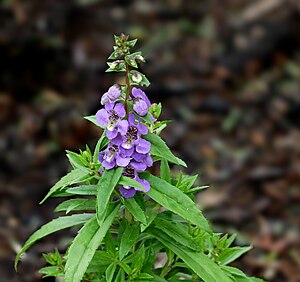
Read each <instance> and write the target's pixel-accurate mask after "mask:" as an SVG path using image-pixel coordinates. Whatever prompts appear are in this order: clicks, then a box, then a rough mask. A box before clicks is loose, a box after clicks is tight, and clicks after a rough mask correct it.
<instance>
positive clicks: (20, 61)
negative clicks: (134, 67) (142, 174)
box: [0, 0, 300, 282]
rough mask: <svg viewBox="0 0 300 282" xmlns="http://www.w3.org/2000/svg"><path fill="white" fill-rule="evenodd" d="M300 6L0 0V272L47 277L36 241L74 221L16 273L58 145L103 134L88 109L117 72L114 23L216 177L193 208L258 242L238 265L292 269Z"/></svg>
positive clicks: (62, 239) (298, 167)
mask: <svg viewBox="0 0 300 282" xmlns="http://www.w3.org/2000/svg"><path fill="white" fill-rule="evenodd" d="M299 14H300V2H299V1H297V0H295V1H293V0H291V1H289V0H257V1H254V0H222V1H217V0H211V1H209V0H202V1H197V0H189V1H187V0H186V1H183V0H169V1H167V0H166V1H162V0H151V1H146V0H139V1H138V0H135V1H129V0H119V1H117V0H110V1H104V0H102V1H101V0H74V1H71V0H68V1H67V0H43V1H39V0H2V1H0V128H1V131H0V224H1V225H0V226H1V227H0V282H7V281H13V282H14V281H29V282H35V281H41V278H40V275H39V274H38V273H37V269H38V268H39V267H41V266H43V264H44V262H43V260H42V259H41V256H40V253H41V252H47V251H52V250H53V249H54V248H55V247H57V246H58V247H59V248H60V249H61V250H64V248H65V246H66V242H68V241H69V240H70V238H71V236H73V235H74V233H75V230H70V231H65V232H60V233H57V234H56V235H52V236H51V237H48V238H47V239H46V240H42V241H41V243H39V244H37V245H36V246H35V247H33V248H32V249H31V250H30V251H29V252H28V254H27V256H26V257H24V260H23V262H22V263H21V264H20V268H19V274H15V272H14V270H13V266H12V262H13V259H14V256H15V251H17V250H18V249H19V248H20V246H21V244H23V243H24V241H25V239H27V237H28V236H29V235H30V234H31V233H32V232H33V231H34V230H35V229H36V228H38V227H39V226H40V225H42V224H44V223H45V222H47V221H49V220H51V219H52V218H53V217H54V216H55V215H54V213H53V208H54V207H55V205H56V204H57V203H58V202H59V201H60V200H61V199H50V200H48V201H47V202H46V203H45V204H43V205H42V206H39V205H38V202H39V201H40V200H41V199H42V197H43V196H44V195H45V194H46V192H47V191H48V189H49V188H50V186H51V185H53V184H54V183H55V182H56V181H57V180H58V179H59V178H60V177H61V176H62V175H64V174H65V173H66V172H67V171H68V170H69V169H70V167H69V165H68V163H67V161H66V158H65V155H64V150H66V149H68V150H77V149H78V148H84V146H85V144H86V143H87V144H89V145H90V146H91V147H92V148H93V146H94V145H95V143H96V141H97V138H98V137H99V136H100V132H99V129H98V128H97V127H95V126H93V125H92V124H89V122H87V121H85V120H83V119H82V117H83V116H84V115H90V114H94V113H95V112H96V111H97V110H98V109H99V107H100V103H99V100H100V96H101V95H102V94H103V93H104V92H105V91H106V90H107V89H108V87H109V86H110V85H112V84H113V83H114V82H116V81H117V79H118V78H117V76H115V75H114V74H108V73H104V70H105V69H106V58H107V57H108V55H109V54H110V53H111V51H112V45H113V34H120V33H121V32H124V33H126V34H130V35H131V36H132V37H137V38H138V39H139V43H138V47H142V50H143V52H144V55H145V57H146V59H147V64H145V65H143V66H142V70H143V72H144V73H146V74H147V76H148V78H149V79H150V81H151V82H152V84H151V86H150V87H149V88H148V89H147V93H148V95H149V97H150V98H151V100H152V102H159V101H161V102H162V103H163V106H164V109H163V114H162V117H161V118H162V119H172V120H174V122H173V123H172V124H171V125H170V126H169V127H168V128H167V129H166V130H165V131H164V132H163V134H162V135H163V137H164V138H165V140H166V141H167V143H168V144H169V145H170V147H171V148H172V149H173V150H174V152H175V154H177V155H178V156H180V157H181V158H183V159H184V160H186V162H187V163H188V166H189V168H188V169H187V171H186V172H188V173H194V174H197V173H198V174H199V175H200V179H199V183H198V184H209V185H210V186H211V188H210V189H208V190H205V191H202V192H200V193H199V194H198V196H197V197H198V202H199V205H200V207H201V209H202V210H203V211H204V213H205V215H206V216H207V217H208V218H209V219H210V221H211V222H212V223H213V226H214V229H215V230H216V231H220V232H229V233H233V232H238V233H239V235H238V239H237V243H238V244H241V245H243V244H249V243H250V244H252V245H253V247H254V249H253V250H252V251H251V252H250V253H249V254H247V255H245V256H243V257H242V258H241V259H240V260H239V261H238V262H237V263H235V265H236V266H238V267H241V268H242V269H243V270H244V271H245V272H246V273H247V274H249V275H257V276H260V277H263V278H265V279H266V280H267V281H272V282H285V281H288V282H298V281H300V236H299V235H300V232H299V229H300V205H299V204H300V82H299V81H300V80H299V79H300V41H299V36H300V21H299V20H300V17H299ZM46 281H53V280H51V279H48V280H46ZM220 282H222V281H220Z"/></svg>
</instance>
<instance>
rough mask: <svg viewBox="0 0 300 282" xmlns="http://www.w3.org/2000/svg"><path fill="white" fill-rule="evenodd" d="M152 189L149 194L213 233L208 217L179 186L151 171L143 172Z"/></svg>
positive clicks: (168, 207)
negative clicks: (152, 173)
mask: <svg viewBox="0 0 300 282" xmlns="http://www.w3.org/2000/svg"><path fill="white" fill-rule="evenodd" d="M142 175H143V178H144V179H146V180H148V181H149V183H150V185H151V189H150V191H149V192H148V193H147V195H148V196H149V197H150V198H152V199H153V200H154V201H156V202H157V203H159V204H160V205H162V206H163V207H165V208H167V209H168V210H170V211H172V212H174V213H176V214H178V215H180V216H181V217H183V218H184V219H186V220H188V221H189V222H191V223H193V224H195V225H197V226H198V227H199V228H200V229H203V230H204V231H206V232H208V233H212V231H211V229H210V227H209V224H208V222H207V220H206V218H205V217H204V216H203V214H202V212H201V211H200V210H199V209H198V208H197V206H196V205H195V203H194V202H193V201H192V200H191V199H190V198H189V197H188V196H187V195H186V194H184V193H183V192H182V191H181V190H179V189H178V188H177V187H175V186H173V185H171V184H170V183H168V182H166V181H165V180H163V179H160V178H158V177H156V176H154V175H151V174H150V173H143V174H142Z"/></svg>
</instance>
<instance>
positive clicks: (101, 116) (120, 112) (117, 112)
mask: <svg viewBox="0 0 300 282" xmlns="http://www.w3.org/2000/svg"><path fill="white" fill-rule="evenodd" d="M125 115H126V111H125V108H124V105H123V104H122V103H116V104H113V103H109V102H107V103H106V104H105V107H104V109H101V110H99V111H98V112H97V113H96V119H97V123H98V124H99V125H101V126H103V127H106V128H107V131H106V136H107V138H108V139H113V138H115V137H116V136H117V135H118V133H120V134H121V135H125V134H126V132H127V129H128V121H127V120H121V118H124V117H125Z"/></svg>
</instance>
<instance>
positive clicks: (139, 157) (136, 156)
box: [132, 152, 146, 162]
mask: <svg viewBox="0 0 300 282" xmlns="http://www.w3.org/2000/svg"><path fill="white" fill-rule="evenodd" d="M132 157H133V158H134V159H135V160H136V161H138V162H141V161H143V160H144V159H145V157H146V155H144V154H140V153H137V152H134V153H133V154H132Z"/></svg>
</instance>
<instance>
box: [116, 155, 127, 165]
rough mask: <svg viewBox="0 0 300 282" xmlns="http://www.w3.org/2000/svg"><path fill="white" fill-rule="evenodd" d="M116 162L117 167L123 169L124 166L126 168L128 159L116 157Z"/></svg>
mask: <svg viewBox="0 0 300 282" xmlns="http://www.w3.org/2000/svg"><path fill="white" fill-rule="evenodd" d="M116 162H117V165H118V166H123V167H124V166H127V165H128V164H129V162H130V158H128V157H127V158H126V157H121V156H118V157H117V158H116Z"/></svg>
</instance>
